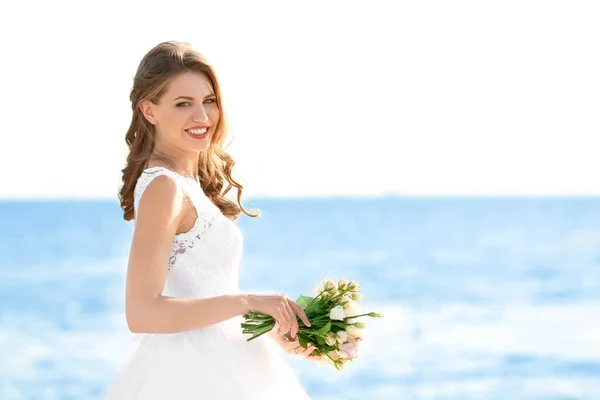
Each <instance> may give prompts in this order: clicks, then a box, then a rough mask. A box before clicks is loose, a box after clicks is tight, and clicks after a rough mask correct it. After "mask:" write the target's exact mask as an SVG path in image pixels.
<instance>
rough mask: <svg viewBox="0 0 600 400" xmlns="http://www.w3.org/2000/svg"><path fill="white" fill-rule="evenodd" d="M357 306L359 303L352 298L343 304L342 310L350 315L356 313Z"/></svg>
mask: <svg viewBox="0 0 600 400" xmlns="http://www.w3.org/2000/svg"><path fill="white" fill-rule="evenodd" d="M359 306H360V304H358V302H356V301H354V300H350V301H349V302H347V303H346V304H344V311H345V312H346V316H347V317H351V316H353V315H357V314H358V313H357V312H358V307H359Z"/></svg>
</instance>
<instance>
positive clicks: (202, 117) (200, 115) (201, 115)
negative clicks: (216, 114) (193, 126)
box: [192, 105, 208, 122]
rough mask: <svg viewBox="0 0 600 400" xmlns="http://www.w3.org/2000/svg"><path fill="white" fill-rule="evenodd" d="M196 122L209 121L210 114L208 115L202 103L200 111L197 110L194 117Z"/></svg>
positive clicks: (193, 119)
mask: <svg viewBox="0 0 600 400" xmlns="http://www.w3.org/2000/svg"><path fill="white" fill-rule="evenodd" d="M192 121H194V122H208V115H206V111H204V107H203V106H202V105H200V108H199V110H198V111H196V113H195V115H194V117H193V118H192Z"/></svg>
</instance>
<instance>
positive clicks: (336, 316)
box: [329, 306, 346, 321]
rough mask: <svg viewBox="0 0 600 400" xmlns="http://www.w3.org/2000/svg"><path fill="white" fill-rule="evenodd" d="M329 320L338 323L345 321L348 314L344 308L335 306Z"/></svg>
mask: <svg viewBox="0 0 600 400" xmlns="http://www.w3.org/2000/svg"><path fill="white" fill-rule="evenodd" d="M329 318H330V319H332V320H336V321H343V320H344V318H346V313H345V312H344V308H343V307H342V306H335V307H333V308H332V309H331V311H330V312H329Z"/></svg>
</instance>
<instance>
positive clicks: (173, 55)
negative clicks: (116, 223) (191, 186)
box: [118, 41, 260, 221]
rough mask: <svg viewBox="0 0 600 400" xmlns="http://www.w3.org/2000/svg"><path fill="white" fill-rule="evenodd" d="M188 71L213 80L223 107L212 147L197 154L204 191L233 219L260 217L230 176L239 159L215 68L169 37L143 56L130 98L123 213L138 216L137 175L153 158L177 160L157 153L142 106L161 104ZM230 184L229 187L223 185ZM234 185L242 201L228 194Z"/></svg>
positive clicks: (186, 45)
mask: <svg viewBox="0 0 600 400" xmlns="http://www.w3.org/2000/svg"><path fill="white" fill-rule="evenodd" d="M188 71H194V72H199V73H202V74H204V75H205V76H206V77H207V78H208V80H209V81H210V83H211V84H212V87H213V91H214V93H215V95H216V103H217V106H218V108H219V111H220V112H219V120H218V122H217V124H216V125H215V130H214V134H213V136H212V140H211V143H210V146H209V148H208V149H207V150H206V151H202V152H200V154H199V157H198V176H199V178H200V184H201V186H202V189H203V191H204V193H206V196H207V197H208V198H209V199H210V200H211V201H212V202H213V203H214V204H215V205H216V206H217V207H218V208H219V209H220V210H221V212H222V213H223V214H224V215H225V216H226V217H227V218H229V219H230V220H236V219H238V218H239V216H240V214H241V213H242V212H243V213H244V214H246V215H247V216H249V217H258V216H259V215H260V212H259V211H257V210H254V211H255V212H254V213H251V212H249V211H247V210H246V209H245V208H244V207H243V206H242V191H243V186H242V185H241V184H240V183H239V182H237V181H236V180H235V179H233V178H232V176H231V174H232V171H233V167H234V165H235V161H234V159H233V158H232V157H231V156H230V155H229V154H227V153H226V152H225V150H224V146H223V142H224V140H225V137H226V135H227V119H226V117H225V114H224V112H223V103H222V99H221V91H220V87H219V82H218V80H217V76H216V73H215V71H214V69H213V67H212V66H211V65H210V64H209V63H208V61H207V59H206V58H205V57H204V56H203V55H202V54H201V53H199V52H198V51H196V50H194V49H193V47H192V46H191V45H190V44H189V43H185V42H175V41H168V42H162V43H160V44H158V45H157V46H155V47H154V48H153V49H152V50H150V51H149V52H148V53H147V54H146V55H145V56H144V57H143V59H142V61H141V62H140V65H139V67H138V69H137V72H136V74H135V77H134V79H133V88H132V89H131V93H130V96H129V99H130V101H131V108H132V111H133V115H132V119H131V124H130V125H129V129H128V130H127V134H126V136H125V142H126V143H127V147H128V148H129V154H128V155H127V164H126V166H125V168H123V169H122V170H121V172H122V178H121V180H122V185H121V188H120V190H119V195H118V198H119V202H120V204H121V208H122V209H123V212H124V214H123V218H124V219H125V220H126V221H130V220H132V219H133V217H134V210H133V208H134V204H133V191H134V189H135V185H136V182H137V179H138V178H139V176H140V175H141V173H142V171H143V170H144V168H145V166H146V164H147V163H148V161H149V160H150V158H151V157H152V158H153V159H162V160H164V161H165V162H167V163H168V164H173V161H172V160H168V159H166V158H164V157H162V156H161V155H159V154H157V153H156V152H155V151H154V145H155V140H156V138H155V135H156V132H155V130H154V125H152V124H151V123H150V122H149V121H148V120H147V119H146V118H145V117H144V115H143V114H142V111H141V110H140V107H139V106H140V104H141V103H142V102H143V101H145V100H150V101H152V102H153V103H155V104H158V102H159V101H160V98H161V97H162V96H163V94H164V93H165V91H166V88H167V85H168V84H169V82H170V80H171V79H172V78H173V77H175V76H177V75H179V74H182V73H184V72H188ZM225 184H227V186H226V187H225V188H224V186H225ZM234 186H235V187H236V188H237V204H236V203H234V202H233V201H231V200H229V199H227V198H226V197H225V195H226V194H227V193H228V192H229V191H230V190H231V189H232V187H234Z"/></svg>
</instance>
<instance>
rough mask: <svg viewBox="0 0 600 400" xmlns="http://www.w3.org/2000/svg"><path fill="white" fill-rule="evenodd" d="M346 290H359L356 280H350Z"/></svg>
mask: <svg viewBox="0 0 600 400" xmlns="http://www.w3.org/2000/svg"><path fill="white" fill-rule="evenodd" d="M348 290H349V291H351V292H358V291H359V290H360V285H359V284H358V283H356V282H350V283H349V284H348Z"/></svg>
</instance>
